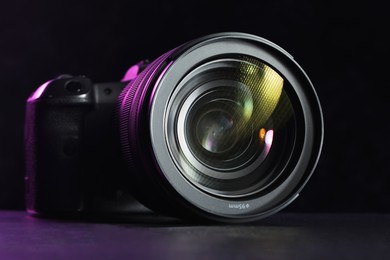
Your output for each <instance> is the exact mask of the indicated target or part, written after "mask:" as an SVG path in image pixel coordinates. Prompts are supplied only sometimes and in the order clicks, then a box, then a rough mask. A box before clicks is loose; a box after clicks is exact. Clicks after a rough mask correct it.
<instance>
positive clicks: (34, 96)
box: [27, 80, 52, 102]
mask: <svg viewBox="0 0 390 260" xmlns="http://www.w3.org/2000/svg"><path fill="white" fill-rule="evenodd" d="M51 82H52V80H50V81H48V82H46V83H44V84H43V85H41V86H40V87H39V88H37V90H35V92H34V93H33V94H32V95H31V96H30V97H29V98H28V100H27V101H28V102H31V101H34V100H36V99H38V98H40V97H41V95H42V93H43V92H44V91H45V89H46V88H47V86H48V85H49V84H50V83H51Z"/></svg>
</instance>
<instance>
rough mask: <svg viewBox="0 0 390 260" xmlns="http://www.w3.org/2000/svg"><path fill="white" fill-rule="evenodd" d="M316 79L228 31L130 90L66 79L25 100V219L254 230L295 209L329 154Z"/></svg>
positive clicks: (131, 80) (150, 70)
mask: <svg viewBox="0 0 390 260" xmlns="http://www.w3.org/2000/svg"><path fill="white" fill-rule="evenodd" d="M322 141H323V118H322V112H321V107H320V105H319V101H318V97H317V95H316V93H315V91H314V88H313V86H312V84H311V82H310V80H309V79H308V77H307V75H306V74H305V73H304V72H303V70H302V69H301V68H300V67H299V65H298V64H297V63H296V62H295V61H294V60H293V58H292V57H291V56H290V55H289V54H288V53H287V52H285V51H284V50H283V49H281V48H280V47H278V46H277V45H275V44H273V43H271V42H269V41H267V40H264V39H262V38H259V37H257V36H253V35H249V34H242V33H220V34H214V35H209V36H206V37H203V38H199V39H196V40H193V41H190V42H188V43H186V44H184V45H182V46H180V47H178V48H176V49H173V50H171V51H169V52H167V53H165V54H164V55H162V56H161V57H159V58H157V59H156V60H154V61H152V62H151V63H142V62H141V63H139V64H137V65H135V66H133V67H132V68H130V69H129V71H128V73H127V74H126V76H125V79H124V80H123V81H122V82H116V83H93V82H92V81H91V80H90V79H88V78H87V77H82V76H79V77H73V76H69V75H64V76H61V77H59V78H57V79H54V80H51V81H49V82H47V83H45V84H44V85H42V86H41V87H39V88H38V89H37V90H36V91H35V92H34V93H33V95H32V96H31V97H30V98H29V99H28V101H27V108H26V122H25V151H26V170H27V174H26V178H25V179H26V187H27V188H26V197H27V209H28V211H29V212H31V213H33V214H39V215H47V216H51V215H56V216H115V215H128V216H134V215H136V214H138V213H142V214H143V213H145V212H149V213H150V212H151V211H150V209H152V210H153V211H157V212H159V213H163V214H166V215H171V216H176V217H181V218H187V219H207V220H213V221H222V222H230V223H231V222H238V223H242V222H248V221H254V220H258V219H261V218H263V217H266V216H268V215H270V214H273V213H275V212H277V211H279V210H281V209H282V208H284V207H285V206H287V205H288V204H289V203H290V202H291V201H293V200H294V199H295V198H296V197H297V196H298V194H299V192H300V190H301V189H302V188H303V186H304V185H305V184H306V182H307V180H308V179H309V177H310V176H311V174H312V172H313V170H314V168H315V166H316V164H317V161H318V158H319V154H320V151H321V147H322Z"/></svg>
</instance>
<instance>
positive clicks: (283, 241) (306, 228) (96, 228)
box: [0, 211, 390, 260]
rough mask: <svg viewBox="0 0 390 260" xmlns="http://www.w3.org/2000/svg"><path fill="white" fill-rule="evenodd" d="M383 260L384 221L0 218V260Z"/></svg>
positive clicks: (389, 243) (367, 217)
mask: <svg viewBox="0 0 390 260" xmlns="http://www.w3.org/2000/svg"><path fill="white" fill-rule="evenodd" d="M151 258H152V259H390V215H389V214H387V215H386V214H382V215H380V214H296V213H279V214H276V215H274V216H271V217H269V218H267V219H265V220H262V221H260V222H257V223H252V224H247V225H196V224H195V225H194V224H189V223H185V222H180V221H176V220H171V219H165V218H160V217H149V218H147V219H145V220H137V221H133V223H128V222H124V221H121V222H116V223H114V222H105V223H104V222H101V221H100V222H96V221H95V222H83V221H69V220H58V219H42V218H34V217H31V216H29V215H28V214H26V213H25V212H22V211H0V259H71V260H72V259H93V260H96V259H151Z"/></svg>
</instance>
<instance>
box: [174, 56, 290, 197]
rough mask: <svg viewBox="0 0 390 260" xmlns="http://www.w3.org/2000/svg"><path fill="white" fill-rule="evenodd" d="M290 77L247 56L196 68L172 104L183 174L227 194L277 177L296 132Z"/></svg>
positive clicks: (202, 186)
mask: <svg viewBox="0 0 390 260" xmlns="http://www.w3.org/2000/svg"><path fill="white" fill-rule="evenodd" d="M284 84H285V82H284V79H283V77H281V76H280V75H279V74H278V73H277V72H276V71H275V70H273V69H272V68H271V67H269V66H268V65H266V64H264V63H263V62H262V61H260V60H258V59H255V58H252V57H248V56H238V57H234V55H232V56H231V57H225V58H217V59H215V60H214V59H213V60H211V61H208V62H206V63H205V64H202V65H200V66H198V67H196V68H195V69H193V70H192V71H191V73H189V74H188V75H187V76H186V77H184V78H183V80H181V82H180V83H179V84H178V89H179V91H178V92H177V93H175V95H174V96H173V97H172V102H171V104H168V105H170V106H171V109H170V114H169V115H168V116H167V120H168V124H169V126H168V128H169V129H171V131H170V132H171V134H170V135H168V138H167V142H168V144H169V145H170V149H171V153H172V156H173V157H174V159H175V161H176V164H177V165H178V166H179V168H180V172H181V174H183V175H184V176H185V178H187V180H188V181H190V182H191V183H192V184H194V185H195V186H196V187H198V188H200V189H202V190H203V191H205V192H208V193H210V194H213V195H216V196H222V197H240V196H241V197H242V196H248V195H251V194H253V193H255V192H259V191H261V190H263V189H264V188H265V187H267V186H269V185H270V184H271V183H272V182H273V181H275V180H276V179H277V177H278V176H279V171H275V169H276V168H278V167H280V166H281V165H285V164H286V160H288V158H289V156H290V155H291V152H292V150H293V146H294V143H295V139H296V138H297V137H296V136H295V133H296V131H295V124H296V120H295V118H294V109H293V106H292V104H291V102H290V99H289V97H288V95H287V94H286V92H285V91H284V90H283V87H284ZM287 135H289V137H288V138H287ZM274 138H275V142H274ZM280 140H283V145H281V141H280ZM274 144H275V145H274ZM278 146H280V147H278ZM271 150H272V153H270V151H271ZM274 150H275V151H274Z"/></svg>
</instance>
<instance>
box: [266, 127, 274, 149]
mask: <svg viewBox="0 0 390 260" xmlns="http://www.w3.org/2000/svg"><path fill="white" fill-rule="evenodd" d="M273 140H274V130H268V131H267V133H266V134H265V144H266V145H267V146H269V147H270V146H271V145H272V141H273Z"/></svg>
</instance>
